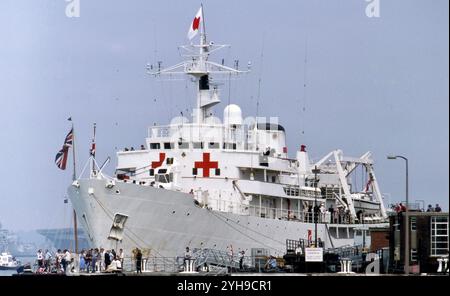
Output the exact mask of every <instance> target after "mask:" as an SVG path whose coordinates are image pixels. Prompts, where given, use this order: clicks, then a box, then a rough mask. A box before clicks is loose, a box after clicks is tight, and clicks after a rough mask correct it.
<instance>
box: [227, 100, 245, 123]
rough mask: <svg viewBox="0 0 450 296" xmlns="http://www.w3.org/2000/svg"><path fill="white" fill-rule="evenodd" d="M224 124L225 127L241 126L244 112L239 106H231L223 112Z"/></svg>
mask: <svg viewBox="0 0 450 296" xmlns="http://www.w3.org/2000/svg"><path fill="white" fill-rule="evenodd" d="M223 122H224V124H225V125H241V124H242V111H241V108H240V107H239V106H238V105H235V104H230V105H228V106H226V107H225V109H224V110H223Z"/></svg>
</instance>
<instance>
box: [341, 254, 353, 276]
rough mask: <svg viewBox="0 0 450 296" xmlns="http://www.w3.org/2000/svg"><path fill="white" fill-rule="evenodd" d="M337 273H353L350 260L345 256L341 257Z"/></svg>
mask: <svg viewBox="0 0 450 296" xmlns="http://www.w3.org/2000/svg"><path fill="white" fill-rule="evenodd" d="M338 273H353V272H352V260H350V259H347V258H344V259H341V271H340V272H338Z"/></svg>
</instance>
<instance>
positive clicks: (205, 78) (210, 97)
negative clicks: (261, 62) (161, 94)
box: [147, 5, 249, 125]
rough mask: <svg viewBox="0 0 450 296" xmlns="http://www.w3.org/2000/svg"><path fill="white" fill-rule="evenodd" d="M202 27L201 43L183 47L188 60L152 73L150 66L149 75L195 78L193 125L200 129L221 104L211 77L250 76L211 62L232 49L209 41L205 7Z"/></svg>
mask: <svg viewBox="0 0 450 296" xmlns="http://www.w3.org/2000/svg"><path fill="white" fill-rule="evenodd" d="M201 10H202V15H201V23H202V25H201V27H200V40H199V44H193V43H191V44H190V45H182V46H180V48H182V49H184V50H185V51H186V53H185V54H182V57H185V58H187V59H186V60H184V61H182V62H181V63H178V64H176V65H173V66H170V67H167V68H164V69H160V67H158V71H156V72H152V71H151V70H153V66H152V65H150V64H147V73H148V74H150V75H153V76H161V75H175V74H184V75H186V74H187V75H190V76H193V77H194V78H195V82H196V84H197V86H198V87H197V104H196V108H195V110H193V122H194V123H196V124H198V125H200V124H203V123H204V121H205V119H206V118H207V117H208V116H209V114H210V109H211V108H212V107H213V106H214V105H216V104H218V103H220V99H219V93H218V90H217V88H216V87H215V86H214V87H213V89H210V79H211V78H210V74H222V75H223V74H228V75H231V74H241V73H247V72H249V69H247V71H240V70H238V69H237V67H236V68H231V67H228V66H225V65H223V64H218V63H215V62H212V61H209V59H208V58H209V55H210V54H211V53H213V52H215V51H217V50H219V49H222V48H225V47H229V45H216V44H214V42H209V43H208V42H207V41H206V24H205V17H204V12H203V5H202V7H201Z"/></svg>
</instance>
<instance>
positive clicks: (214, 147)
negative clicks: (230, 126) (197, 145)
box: [208, 142, 220, 149]
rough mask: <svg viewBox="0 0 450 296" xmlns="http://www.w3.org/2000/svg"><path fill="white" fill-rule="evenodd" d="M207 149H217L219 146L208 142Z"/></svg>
mask: <svg viewBox="0 0 450 296" xmlns="http://www.w3.org/2000/svg"><path fill="white" fill-rule="evenodd" d="M208 148H209V149H219V148H220V145H219V143H216V142H209V143H208Z"/></svg>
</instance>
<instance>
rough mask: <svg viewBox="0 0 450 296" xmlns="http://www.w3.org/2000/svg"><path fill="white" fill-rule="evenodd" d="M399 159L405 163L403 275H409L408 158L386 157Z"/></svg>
mask: <svg viewBox="0 0 450 296" xmlns="http://www.w3.org/2000/svg"><path fill="white" fill-rule="evenodd" d="M397 158H401V159H403V160H404V161H405V162H406V211H405V273H406V274H409V216H408V211H409V196H408V158H406V157H404V156H401V155H396V156H393V155H388V157H387V159H397Z"/></svg>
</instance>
